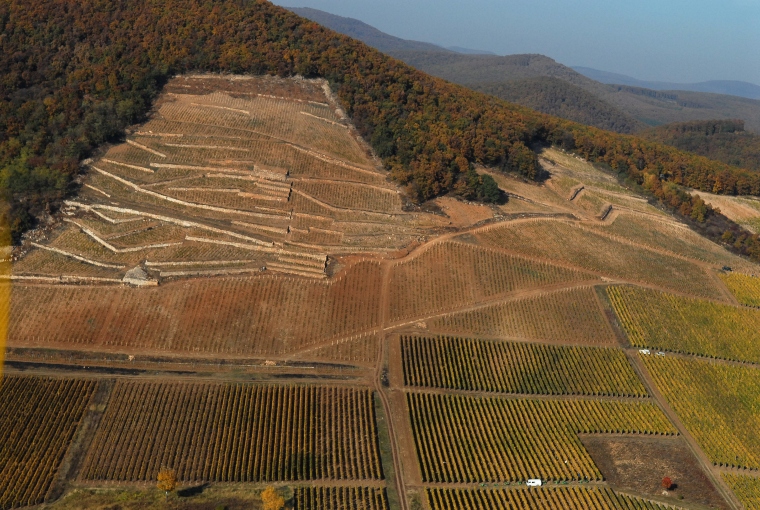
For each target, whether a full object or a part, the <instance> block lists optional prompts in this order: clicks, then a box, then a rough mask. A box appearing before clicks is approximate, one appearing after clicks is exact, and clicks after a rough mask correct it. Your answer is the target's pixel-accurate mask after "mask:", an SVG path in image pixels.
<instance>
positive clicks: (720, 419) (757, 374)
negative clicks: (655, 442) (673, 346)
mask: <svg viewBox="0 0 760 510" xmlns="http://www.w3.org/2000/svg"><path fill="white" fill-rule="evenodd" d="M642 357H643V359H644V362H645V364H646V366H647V368H648V369H649V371H650V373H651V374H652V377H653V378H654V380H655V382H656V384H657V386H658V388H659V389H660V391H661V392H662V393H663V394H664V395H665V398H666V399H667V400H668V402H669V403H670V405H671V407H672V408H673V410H674V411H675V412H676V413H678V416H679V417H680V418H681V420H683V422H684V424H685V425H686V428H687V429H688V430H689V432H691V434H692V435H693V436H694V437H695V439H696V440H697V442H698V443H699V444H700V446H701V447H702V449H704V451H705V453H707V455H708V456H709V457H710V460H712V461H713V462H714V463H715V464H720V465H722V466H738V467H747V468H754V469H757V468H760V369H757V368H753V367H747V366H735V365H727V364H723V363H716V362H712V361H705V360H695V359H691V360H689V359H681V358H675V357H659V356H642Z"/></svg>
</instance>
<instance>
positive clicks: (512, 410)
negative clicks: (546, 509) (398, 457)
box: [407, 392, 677, 483]
mask: <svg viewBox="0 0 760 510" xmlns="http://www.w3.org/2000/svg"><path fill="white" fill-rule="evenodd" d="M407 405H408V407H409V413H410V421H411V425H412V431H413V433H414V440H415V445H416V448H417V454H418V459H419V462H420V468H421V471H422V479H423V481H425V482H441V483H473V482H512V481H524V480H527V479H530V478H541V479H543V480H554V481H570V480H602V479H603V478H602V475H601V473H600V472H599V470H598V469H597V468H596V465H595V464H594V461H593V460H592V459H591V456H590V455H589V454H588V452H587V451H586V449H585V448H584V446H583V444H582V443H581V442H580V440H579V439H578V436H577V434H579V433H628V434H676V433H677V431H676V429H675V428H674V427H673V425H672V424H671V423H670V422H669V421H668V419H667V417H666V416H665V415H664V414H663V413H662V411H660V409H659V408H658V407H656V406H655V405H654V404H653V403H651V402H620V401H599V400H581V399H579V400H529V399H500V398H474V397H462V396H456V395H455V396H451V395H435V394H426V393H414V392H410V393H407Z"/></svg>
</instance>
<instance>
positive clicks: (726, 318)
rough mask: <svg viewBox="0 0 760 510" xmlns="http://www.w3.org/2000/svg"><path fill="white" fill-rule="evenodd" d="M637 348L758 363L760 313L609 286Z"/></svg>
mask: <svg viewBox="0 0 760 510" xmlns="http://www.w3.org/2000/svg"><path fill="white" fill-rule="evenodd" d="M607 295H608V296H609V299H610V302H611V303H612V306H613V308H614V309H615V313H616V314H617V316H618V319H619V320H620V323H621V324H622V325H623V328H624V329H625V332H626V333H627V334H628V340H629V341H630V342H631V344H633V345H635V346H636V347H651V348H653V349H662V350H668V351H673V352H682V353H687V354H699V355H702V356H710V357H714V358H724V359H732V360H740V361H752V362H756V363H757V362H760V310H753V309H750V308H744V307H738V306H731V305H723V304H719V303H714V302H712V301H705V300H701V299H695V298H687V297H682V296H675V295H672V294H666V293H664V292H657V291H653V290H649V289H640V288H636V287H608V288H607Z"/></svg>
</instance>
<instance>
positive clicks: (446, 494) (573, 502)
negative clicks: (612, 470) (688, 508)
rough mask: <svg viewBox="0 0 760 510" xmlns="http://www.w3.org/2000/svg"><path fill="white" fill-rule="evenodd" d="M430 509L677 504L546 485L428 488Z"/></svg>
mask: <svg viewBox="0 0 760 510" xmlns="http://www.w3.org/2000/svg"><path fill="white" fill-rule="evenodd" d="M426 494H427V499H428V505H430V508H431V510H448V509H450V508H467V509H471V510H507V509H510V510H555V509H559V508H563V509H568V510H583V509H586V508H594V509H598V510H665V509H666V508H678V507H673V506H671V505H662V504H658V503H654V502H651V501H647V500H645V499H641V498H636V497H633V496H627V495H624V494H615V492H613V491H612V490H610V489H608V488H606V487H545V488H538V489H537V488H530V489H479V490H476V489H427V491H426Z"/></svg>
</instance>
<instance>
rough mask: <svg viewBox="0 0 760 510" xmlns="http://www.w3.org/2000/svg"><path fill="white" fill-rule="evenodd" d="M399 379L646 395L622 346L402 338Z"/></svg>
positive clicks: (511, 389) (503, 389)
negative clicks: (400, 374)
mask: <svg viewBox="0 0 760 510" xmlns="http://www.w3.org/2000/svg"><path fill="white" fill-rule="evenodd" d="M401 348H402V350H403V360H404V361H403V363H404V384H406V385H407V386H418V387H430V388H444V389H453V390H468V391H490V392H500V393H526V394H545V395H615V396H635V397H645V396H647V391H646V389H645V388H644V386H643V385H642V384H641V381H639V379H638V377H637V376H636V374H635V373H634V371H633V368H632V367H631V365H630V363H629V362H628V359H627V358H626V356H625V354H624V353H623V351H621V350H618V349H608V348H594V347H575V346H573V347H564V346H553V345H538V344H528V343H514V342H496V341H488V340H472V339H467V338H451V337H437V338H430V337H402V338H401Z"/></svg>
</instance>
